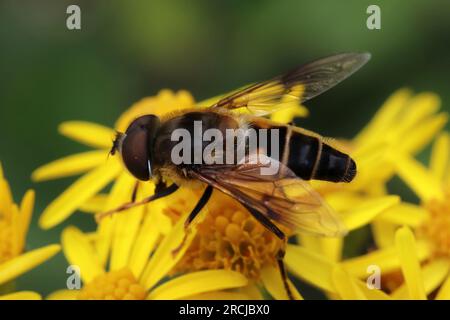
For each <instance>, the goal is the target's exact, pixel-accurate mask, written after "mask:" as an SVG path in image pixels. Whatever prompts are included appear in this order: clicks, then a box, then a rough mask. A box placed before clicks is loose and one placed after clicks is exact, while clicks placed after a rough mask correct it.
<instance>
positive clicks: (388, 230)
mask: <svg viewBox="0 0 450 320" xmlns="http://www.w3.org/2000/svg"><path fill="white" fill-rule="evenodd" d="M370 227H371V229H372V235H373V239H374V241H375V244H376V247H377V248H379V249H385V248H390V247H392V246H393V245H394V238H395V231H396V230H397V228H398V226H397V225H395V224H392V223H390V222H385V221H382V220H381V219H375V220H374V221H372V223H371V224H370Z"/></svg>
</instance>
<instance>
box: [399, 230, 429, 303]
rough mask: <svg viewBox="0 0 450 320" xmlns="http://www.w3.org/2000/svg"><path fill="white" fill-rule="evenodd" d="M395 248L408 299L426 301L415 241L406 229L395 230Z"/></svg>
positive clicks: (410, 232)
mask: <svg viewBox="0 0 450 320" xmlns="http://www.w3.org/2000/svg"><path fill="white" fill-rule="evenodd" d="M395 246H396V248H397V253H398V256H399V259H400V266H401V268H402V273H403V278H404V279H405V283H406V286H407V288H408V292H409V297H410V298H411V299H414V300H426V298H427V296H426V293H425V287H424V283H423V277H422V272H421V270H420V262H419V259H418V257H417V253H416V250H417V247H416V241H415V239H414V235H413V233H412V231H411V230H410V229H409V228H408V227H402V228H400V229H399V230H397V232H396V234H395Z"/></svg>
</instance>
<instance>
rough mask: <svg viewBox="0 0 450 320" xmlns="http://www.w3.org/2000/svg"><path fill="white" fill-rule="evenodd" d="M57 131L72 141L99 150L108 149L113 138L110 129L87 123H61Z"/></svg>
mask: <svg viewBox="0 0 450 320" xmlns="http://www.w3.org/2000/svg"><path fill="white" fill-rule="evenodd" d="M58 131H59V133H60V134H62V135H63V136H66V137H68V138H70V139H72V140H75V141H78V142H81V143H83V144H85V145H88V146H91V147H94V148H101V149H110V148H111V146H112V141H113V140H114V136H115V132H114V130H112V129H111V128H108V127H105V126H102V125H100V124H97V123H93V122H87V121H66V122H63V123H61V124H60V125H59V127H58Z"/></svg>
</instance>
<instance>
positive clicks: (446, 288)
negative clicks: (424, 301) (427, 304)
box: [436, 274, 450, 300]
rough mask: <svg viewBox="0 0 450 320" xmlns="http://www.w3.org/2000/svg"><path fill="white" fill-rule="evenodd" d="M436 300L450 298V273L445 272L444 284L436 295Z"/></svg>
mask: <svg viewBox="0 0 450 320" xmlns="http://www.w3.org/2000/svg"><path fill="white" fill-rule="evenodd" d="M436 300H450V274H447V278H446V279H445V281H444V284H443V285H442V286H441V288H440V289H439V291H438V293H437V295H436Z"/></svg>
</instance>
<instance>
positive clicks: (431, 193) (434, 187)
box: [394, 155, 444, 202]
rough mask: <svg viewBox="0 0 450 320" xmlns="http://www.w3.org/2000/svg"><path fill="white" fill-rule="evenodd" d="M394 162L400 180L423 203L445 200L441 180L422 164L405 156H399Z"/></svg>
mask: <svg viewBox="0 0 450 320" xmlns="http://www.w3.org/2000/svg"><path fill="white" fill-rule="evenodd" d="M394 162H395V163H396V170H397V173H398V175H399V176H400V178H402V180H403V181H404V182H405V183H406V184H407V185H408V186H409V187H410V188H411V189H412V190H413V191H414V192H415V193H416V194H417V196H419V198H420V199H421V200H422V201H424V202H427V201H429V200H431V199H443V197H444V195H443V191H442V188H441V184H440V182H439V180H437V179H436V178H435V177H434V175H432V174H431V172H429V171H428V169H427V168H425V167H424V166H423V165H422V164H421V163H419V162H418V161H417V160H415V159H413V158H410V157H408V156H404V155H397V156H396V159H395V161H394Z"/></svg>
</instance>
